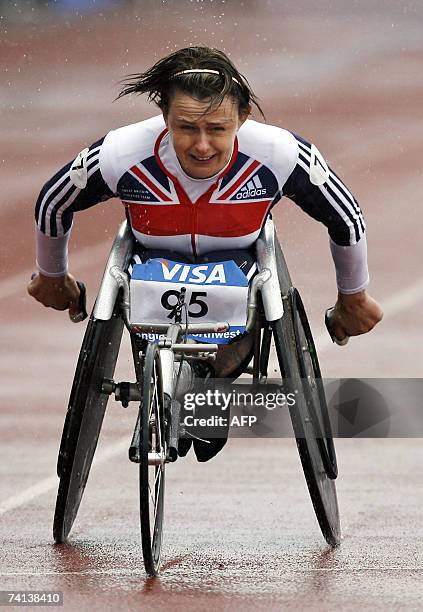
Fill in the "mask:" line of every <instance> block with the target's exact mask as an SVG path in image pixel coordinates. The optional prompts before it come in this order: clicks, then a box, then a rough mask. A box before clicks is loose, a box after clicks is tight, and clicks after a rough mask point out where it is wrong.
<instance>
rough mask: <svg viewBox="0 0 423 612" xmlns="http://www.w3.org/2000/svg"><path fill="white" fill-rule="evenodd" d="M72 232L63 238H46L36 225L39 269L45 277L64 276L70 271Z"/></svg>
mask: <svg viewBox="0 0 423 612" xmlns="http://www.w3.org/2000/svg"><path fill="white" fill-rule="evenodd" d="M70 233H71V230H69V231H68V232H67V233H66V234H64V235H62V236H57V237H52V236H46V235H45V234H43V232H42V231H41V230H40V229H39V228H38V226H37V224H35V249H36V263H37V268H38V270H39V271H40V272H41V274H43V275H44V276H63V275H64V274H66V273H67V271H68V242H69V237H70Z"/></svg>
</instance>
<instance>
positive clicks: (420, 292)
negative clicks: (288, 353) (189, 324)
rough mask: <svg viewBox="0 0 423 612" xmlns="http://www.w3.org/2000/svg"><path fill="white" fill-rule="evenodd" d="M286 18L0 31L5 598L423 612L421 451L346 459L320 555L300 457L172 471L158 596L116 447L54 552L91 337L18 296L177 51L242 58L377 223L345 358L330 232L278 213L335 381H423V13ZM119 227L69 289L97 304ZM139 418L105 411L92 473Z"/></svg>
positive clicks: (376, 448)
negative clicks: (369, 318)
mask: <svg viewBox="0 0 423 612" xmlns="http://www.w3.org/2000/svg"><path fill="white" fill-rule="evenodd" d="M133 4H136V3H133ZM290 4H291V3H283V8H282V7H281V6H280V3H275V5H276V6H278V8H275V7H273V6H272V4H270V3H266V4H264V3H262V4H261V5H260V6H261V9H260V11H259V10H258V9H257V8H254V6H255V3H254V2H244V6H243V7H241V6H240V5H239V6H238V7H237V8H234V7H232V8H231V7H230V6H229V7H228V6H227V4H226V3H223V2H219V3H217V2H211V1H210V2H203V3H193V2H190V3H188V2H181V3H173V4H171V5H166V4H165V5H163V6H160V9H153V8H150V9H146V8H145V7H144V9H142V10H141V8H140V9H139V11H138V10H137V9H136V8H135V7H132V8H131V7H128V8H127V9H126V13H124V12H123V11H122V12H121V14H117V13H113V12H110V13H107V12H104V14H100V13H99V14H94V15H92V16H91V17H86V16H85V17H83V16H79V17H78V16H77V17H74V18H73V19H68V18H65V17H63V16H61V17H60V18H59V17H56V18H55V19H53V20H51V21H50V22H48V23H46V22H44V21H39V22H38V23H36V24H35V23H32V22H29V23H26V24H22V23H19V24H18V23H12V22H10V23H9V22H7V23H6V24H5V23H4V21H3V25H2V37H1V40H0V57H1V64H2V72H3V76H4V84H3V91H2V100H3V101H4V108H3V113H2V115H3V122H2V124H3V127H2V140H1V144H0V146H1V157H0V159H1V160H2V164H1V185H2V193H3V203H2V207H1V210H0V219H1V227H2V230H3V231H2V243H1V251H0V255H1V268H2V279H1V281H0V299H1V306H2V309H1V334H2V339H3V342H2V347H3V351H2V356H1V365H2V372H3V382H2V386H1V390H0V396H1V416H0V427H1V435H2V444H1V449H0V474H1V498H0V512H2V511H3V514H2V516H1V524H0V537H1V541H2V547H1V552H0V589H11V588H14V589H37V590H40V589H59V590H63V591H64V599H65V606H64V608H65V609H66V610H74V609H78V608H79V609H88V608H90V609H94V610H97V609H98V610H100V609H111V610H112V609H118V608H119V609H123V610H132V609H136V608H140V609H154V610H161V609H165V607H166V608H168V607H172V608H173V609H176V610H179V609H181V610H198V609H208V608H209V607H214V608H216V609H222V610H225V609H231V610H232V609H243V610H244V609H247V610H250V609H251V610H261V609H263V610H264V609H266V610H268V609H291V608H292V609H294V608H304V609H310V610H315V609H322V610H329V609H333V608H335V607H336V608H338V609H343V610H344V609H345V610H354V609H357V608H358V607H360V608H362V609H369V610H373V609H379V608H380V609H382V608H385V609H386V608H388V609H395V610H399V609H407V610H411V609H416V610H417V609H419V608H421V595H422V588H421V586H420V585H421V579H422V573H423V571H422V570H423V563H422V553H421V547H422V527H421V523H422V521H421V502H422V490H421V478H420V476H419V474H420V473H421V465H422V459H423V456H422V455H423V453H422V450H421V443H420V441H419V440H403V441H401V440H343V441H338V444H337V447H338V455H339V463H340V470H341V477H340V479H339V484H338V492H339V499H340V508H341V517H342V525H343V534H344V539H343V542H342V545H341V547H340V549H339V550H337V551H330V550H328V549H327V548H326V547H325V545H324V543H323V540H322V538H321V536H320V533H319V531H318V527H317V523H316V521H315V519H314V516H313V512H312V508H311V504H310V501H309V499H308V497H307V493H306V490H305V484H304V482H303V476H302V474H301V470H300V465H299V461H298V458H297V455H296V451H295V448H294V444H293V442H292V441H290V440H282V441H280V440H275V441H273V442H269V441H254V442H252V441H232V442H231V443H230V444H229V445H228V446H227V447H226V448H225V450H224V451H223V452H222V453H221V455H220V456H219V457H217V458H216V459H214V460H213V461H211V462H210V463H209V464H206V465H199V464H196V463H195V461H194V460H193V458H192V457H188V458H187V459H186V460H184V461H180V462H178V464H176V465H175V466H171V468H170V469H169V470H168V488H167V515H166V520H165V545H164V562H165V563H164V571H163V573H162V576H161V577H160V579H158V580H151V579H146V578H145V575H144V573H143V570H142V564H141V554H140V546H139V535H138V515H137V503H138V501H137V475H136V468H135V466H133V465H131V464H129V462H128V461H127V459H126V450H125V448H124V447H122V448H121V450H120V452H118V451H117V450H116V452H115V454H114V455H113V456H111V457H109V459H107V458H106V459H104V461H103V462H99V463H98V464H97V465H95V466H94V468H93V471H92V474H91V476H90V480H89V485H88V488H87V492H86V495H85V497H84V501H83V504H82V506H81V511H80V515H79V516H78V520H77V523H76V524H75V528H74V530H73V532H72V538H71V544H70V545H69V546H66V547H55V546H53V545H52V537H51V523H52V515H53V509H54V500H55V493H56V483H55V479H54V475H55V461H56V454H57V448H58V442H59V439H60V433H61V428H62V424H63V418H64V412H65V408H66V404H67V396H68V392H69V388H70V384H71V380H72V377H73V369H74V364H75V361H76V357H77V354H78V351H79V346H80V343H81V338H82V334H83V331H84V330H83V325H81V326H75V325H72V324H71V323H69V321H68V320H67V317H66V316H65V315H63V314H61V313H57V312H53V311H50V310H44V309H42V308H41V307H39V306H37V304H36V303H35V302H33V301H31V300H30V299H29V298H28V297H27V296H26V294H25V285H26V282H27V280H28V278H29V275H30V272H31V271H32V269H33V237H32V236H33V205H34V200H35V197H36V195H37V193H38V191H39V189H40V187H41V185H42V182H43V180H45V179H46V178H48V177H49V176H50V175H51V174H52V173H53V172H54V171H55V170H56V169H57V168H58V167H60V166H61V165H62V164H63V163H65V162H66V161H68V160H69V159H71V158H72V157H74V156H75V155H76V153H77V152H78V151H79V150H81V149H82V148H83V147H84V146H85V145H86V144H89V143H91V142H93V141H95V140H96V139H97V138H99V137H100V136H101V135H103V134H104V133H106V132H107V131H108V130H109V129H111V128H113V127H117V126H119V125H123V124H126V123H130V122H132V121H136V120H138V119H141V118H144V117H147V116H149V115H150V114H152V113H153V112H156V111H155V110H153V109H152V108H150V107H149V106H148V105H147V104H146V103H145V102H144V101H142V100H132V101H129V100H128V101H121V102H119V103H115V104H112V103H111V100H112V99H113V97H114V96H115V95H116V93H117V89H116V88H114V83H116V82H117V81H118V80H119V79H120V78H121V77H122V76H123V75H124V74H126V73H129V72H134V71H137V70H141V69H143V68H144V67H146V66H148V65H150V64H151V63H152V62H153V61H154V60H155V59H157V58H158V57H161V56H162V55H164V54H165V53H168V52H169V51H171V50H173V49H175V48H177V47H180V46H183V45H186V44H189V43H194V44H195V43H200V42H201V43H205V44H211V45H214V46H217V47H221V48H223V49H226V50H227V51H229V52H230V53H231V55H232V57H233V59H234V60H235V62H236V63H237V64H238V65H239V66H240V68H241V70H242V71H243V72H245V73H246V75H247V76H248V78H249V80H250V81H251V83H252V84H253V86H254V88H255V90H256V91H257V92H258V94H259V95H261V98H262V102H263V106H264V109H265V111H266V114H267V118H268V121H269V122H270V123H276V124H279V125H282V126H285V127H287V128H289V129H292V130H293V131H296V132H297V133H299V134H302V135H304V136H305V137H306V138H308V139H310V140H312V141H314V142H315V143H316V145H317V146H318V147H319V149H320V151H321V152H322V153H323V154H324V155H325V157H326V158H327V160H328V161H329V163H331V164H332V165H333V167H334V168H335V169H336V170H337V171H338V173H339V174H340V175H341V176H342V177H343V178H344V179H345V180H346V182H347V184H348V185H349V186H350V188H351V189H352V191H353V192H354V193H355V194H356V196H357V198H358V199H359V201H360V202H361V204H362V206H363V208H364V211H365V214H366V219H367V223H368V242H369V262H370V272H371V279H372V282H371V293H372V294H374V296H375V297H376V298H377V299H379V300H380V302H381V303H382V306H383V307H384V309H385V319H384V321H383V322H382V323H381V324H380V325H379V327H378V328H377V329H376V330H374V332H372V333H371V334H369V335H367V336H366V337H363V338H360V339H353V340H352V341H351V342H350V344H349V345H348V346H347V347H346V348H344V349H340V348H338V347H333V346H331V345H330V342H328V340H327V338H326V335H325V332H324V329H323V317H322V313H323V311H324V309H325V308H326V307H327V306H328V305H330V304H331V303H333V302H334V300H335V283H334V273H333V268H332V264H331V261H330V255H329V249H328V245H327V238H326V231H325V229H324V228H323V227H321V226H318V225H317V224H316V223H315V222H314V221H312V220H310V219H308V218H307V217H306V216H305V215H304V213H302V212H301V211H300V210H297V209H296V208H295V206H294V205H292V204H290V203H289V202H288V201H285V202H282V203H281V204H279V209H278V211H277V213H276V221H277V226H278V229H279V234H280V236H281V240H282V243H283V245H284V250H285V252H286V256H287V259H288V264H289V267H290V269H291V273H292V276H293V277H294V280H295V283H296V285H297V286H298V287H299V289H300V291H301V292H302V294H303V297H304V301H305V303H306V306H307V309H308V312H309V314H310V318H311V321H312V326H313V330H314V332H315V335H316V337H317V339H318V345H319V347H320V356H321V364H322V369H323V372H324V374H325V375H326V376H333V377H356V376H362V377H372V376H374V377H376V376H377V377H420V376H421V370H422V366H421V364H422V358H423V351H422V343H421V342H420V338H421V331H420V326H421V304H422V299H423V282H422V280H421V274H420V269H421V239H422V236H421V223H422V213H421V155H419V153H420V149H421V141H422V136H423V124H422V120H421V108H422V102H423V96H422V93H423V92H422V84H421V62H422V51H423V43H422V38H421V26H422V11H421V9H420V8H419V9H413V7H412V6H411V4H410V3H406V2H390V1H387V2H384V3H383V8H382V3H377V2H373V3H368V2H366V3H365V2H359V3H354V5H353V7H354V8H350V3H348V2H338V3H336V7H337V8H336V9H331V10H330V11H329V9H327V8H324V7H323V8H322V7H319V9H318V10H317V9H316V8H314V7H313V6H312V3H310V6H309V3H308V2H301V3H300V4H298V3H296V4H295V7H294V5H292V6H290ZM264 6H265V10H263V7H264ZM138 15H139V16H138ZM121 219H122V210H121V206H120V204H119V203H118V202H112V203H110V202H109V203H107V204H105V205H102V206H99V207H97V208H95V209H93V210H92V211H88V212H86V213H80V214H79V215H78V216H77V219H76V223H75V228H74V235H73V240H72V256H71V262H72V264H73V265H72V271H73V272H74V273H75V274H76V275H77V276H78V277H79V278H81V279H83V280H84V281H86V283H87V285H88V287H89V292H90V299H91V303H92V300H93V298H94V296H95V294H96V291H97V287H98V281H99V278H100V276H101V273H102V269H103V266H104V262H105V259H106V256H107V253H108V249H109V245H110V241H111V239H112V237H113V236H114V234H115V232H116V230H117V227H118V224H119V222H120V220H121ZM122 357H123V358H122V363H121V364H120V370H121V372H124V371H125V370H126V369H127V366H128V359H125V358H124V355H122ZM134 414H135V412H134V410H132V411H131V412H130V414H127V413H124V411H123V410H122V409H120V408H119V407H118V406H117V405H113V404H112V403H111V404H110V408H109V411H108V415H107V418H106V424H105V427H104V432H103V434H102V439H101V444H100V448H99V451H98V452H99V456H100V457H101V452H102V449H104V451H105V452H106V451H107V452H109V451H108V449H110V448H111V445H113V444H115V443H116V441H119V440H120V439H122V438H123V439H125V438H126V439H127V440H128V442H129V438H130V435H131V428H132V427H133V421H134V418H135V416H134ZM223 474H224V477H223ZM49 478H50V479H51V481H50V480H48V481H45V479H49ZM40 483H41V484H40ZM33 485H37V486H38V487H39V489H38V490H37V491H35V493H37V495H35V494H34V495H33V496H32V497H31V490H28V489H29V488H30V487H32V486H33ZM33 493H34V492H33ZM19 494H22V498H21V499H16V498H15V496H17V495H19ZM8 508H9V509H8Z"/></svg>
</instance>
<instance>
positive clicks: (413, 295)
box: [315, 279, 423, 353]
mask: <svg viewBox="0 0 423 612" xmlns="http://www.w3.org/2000/svg"><path fill="white" fill-rule="evenodd" d="M419 302H423V279H421V280H419V281H417V282H416V283H414V284H413V285H410V286H409V287H407V288H405V289H402V290H401V291H399V292H398V293H395V294H394V295H391V297H389V298H387V299H386V300H384V301H383V302H381V306H382V310H383V313H384V315H383V321H382V323H381V324H382V325H383V322H384V321H385V320H386V319H388V318H389V317H393V316H395V315H397V314H399V313H400V312H403V311H404V310H406V309H407V308H410V307H412V306H414V305H415V304H418V303H419ZM315 343H316V346H317V352H318V353H321V352H323V351H326V350H327V349H328V348H330V347H331V346H333V342H332V340H331V339H330V336H329V334H328V333H327V332H326V333H322V334H317V335H316V336H315Z"/></svg>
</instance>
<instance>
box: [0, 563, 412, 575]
mask: <svg viewBox="0 0 423 612" xmlns="http://www.w3.org/2000/svg"><path fill="white" fill-rule="evenodd" d="M192 569H193V568H191V572H192ZM283 571H284V572H285V573H291V574H306V573H309V572H333V573H337V572H338V573H341V572H398V571H403V572H404V571H405V572H423V567H412V566H411V567H409V566H401V565H398V566H397V565H393V566H389V567H313V568H307V567H304V568H298V569H293V568H283ZM194 573H199V574H201V573H202V569H201V568H197V572H194ZM104 575H108V576H126V575H127V576H133V575H143V576H145V574H144V572H143V571H142V570H107V569H104V570H86V571H83V572H0V578H7V577H8V576H104Z"/></svg>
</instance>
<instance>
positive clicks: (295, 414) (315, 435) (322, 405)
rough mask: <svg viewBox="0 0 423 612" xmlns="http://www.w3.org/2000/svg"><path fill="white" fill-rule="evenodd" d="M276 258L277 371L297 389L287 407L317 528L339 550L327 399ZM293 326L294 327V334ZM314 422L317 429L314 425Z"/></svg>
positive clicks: (280, 259)
mask: <svg viewBox="0 0 423 612" xmlns="http://www.w3.org/2000/svg"><path fill="white" fill-rule="evenodd" d="M276 259H277V264H278V275H279V284H280V287H281V293H282V296H283V305H284V315H283V317H282V319H280V320H278V321H274V322H273V323H272V330H273V337H274V342H275V348H276V353H277V357H278V362H279V367H280V370H281V374H282V378H283V379H284V380H285V383H286V386H287V387H288V389H287V391H288V392H289V391H290V390H291V391H295V390H296V389H297V390H299V391H300V392H299V393H298V394H297V401H296V403H295V405H293V406H291V407H290V416H291V420H292V425H293V429H294V434H295V437H296V442H297V448H298V452H299V455H300V459H301V464H302V467H303V471H304V475H305V479H306V482H307V486H308V490H309V493H310V497H311V500H312V503H313V507H314V510H315V513H316V517H317V520H318V523H319V525H320V529H321V531H322V533H323V536H324V537H325V539H326V541H327V543H328V544H330V545H331V546H338V545H339V543H340V538H341V528H340V520H339V509H338V500H337V495H336V486H335V481H334V479H333V478H330V477H329V475H328V471H329V470H328V469H327V468H328V461H327V456H328V454H327V451H328V449H330V452H331V454H330V455H329V457H330V458H331V459H332V468H333V469H334V470H336V457H335V450H334V446H333V441H332V438H331V435H330V430H329V431H328V415H327V406H326V400H324V402H323V401H322V397H321V396H320V395H319V394H316V393H315V392H314V386H313V385H314V384H316V386H318V389H319V392H321V391H322V390H323V387H320V384H321V381H319V378H320V368H319V366H318V360H317V354H316V353H315V349H314V342H313V341H312V337H311V331H310V328H309V326H308V322H307V323H306V325H305V323H304V321H306V316H305V311H304V312H303V313H302V314H301V316H300V313H299V310H298V309H297V308H296V304H297V302H296V301H295V300H293V299H292V293H293V290H292V283H291V279H290V276H289V272H288V269H287V266H286V263H285V259H284V257H283V254H282V251H281V249H280V246H279V244H278V243H276ZM301 305H302V302H301ZM303 310H304V309H303ZM295 326H297V334H296V330H295ZM298 334H300V336H299V337H300V338H301V341H302V342H301V343H300V345H299V344H298V342H297V336H298ZM308 338H311V342H313V343H312V347H313V349H312V350H314V354H313V360H312V368H311V369H310V368H308V369H307V371H306V374H307V376H306V377H305V378H304V377H303V376H302V374H304V370H303V366H304V352H303V350H302V349H303V342H306V341H307V342H308ZM308 348H309V352H310V348H311V345H310V344H308ZM310 354H311V352H310ZM316 366H317V367H316ZM317 381H318V382H317ZM323 397H324V392H323ZM325 411H326V412H325ZM316 418H317V419H318V423H319V424H320V428H319V427H316ZM322 427H324V429H323V431H324V432H325V437H326V438H327V439H330V442H329V445H328V446H326V447H324V446H323V445H322V439H321V432H322ZM319 436H320V440H319ZM335 475H336V474H335V473H330V476H335Z"/></svg>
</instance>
